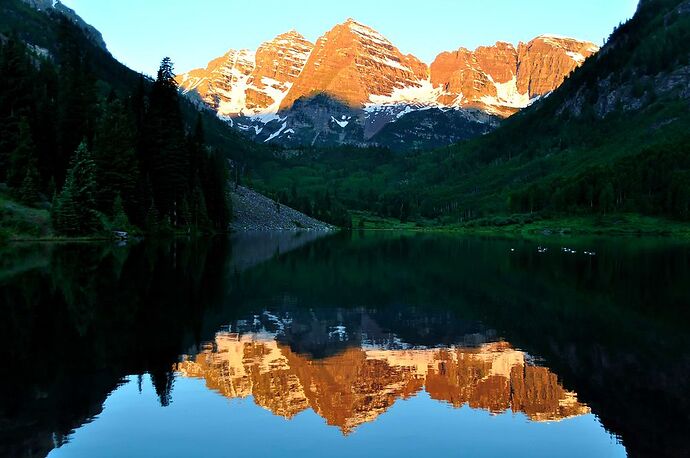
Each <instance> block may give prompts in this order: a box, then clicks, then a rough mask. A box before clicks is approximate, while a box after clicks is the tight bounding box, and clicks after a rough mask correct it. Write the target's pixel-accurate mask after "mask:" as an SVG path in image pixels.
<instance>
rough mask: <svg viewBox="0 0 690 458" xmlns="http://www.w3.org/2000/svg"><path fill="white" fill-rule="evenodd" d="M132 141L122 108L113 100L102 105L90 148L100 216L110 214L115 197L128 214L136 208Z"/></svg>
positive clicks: (136, 173) (136, 171)
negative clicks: (94, 166)
mask: <svg viewBox="0 0 690 458" xmlns="http://www.w3.org/2000/svg"><path fill="white" fill-rule="evenodd" d="M135 141H136V138H135V129H134V122H133V120H132V117H131V115H130V113H129V112H128V111H127V110H126V108H125V106H124V105H123V104H122V102H120V101H119V100H117V99H114V100H111V101H110V102H106V103H105V104H104V106H103V110H102V113H101V116H100V119H99V121H98V126H97V128H96V134H95V136H94V147H93V149H94V161H95V163H96V172H97V175H96V176H97V181H98V193H97V196H96V203H97V206H98V209H99V210H100V211H102V212H103V213H110V211H111V210H112V209H113V204H114V202H115V198H116V196H118V195H120V196H121V198H122V201H123V205H124V208H125V209H126V211H127V212H128V213H130V212H133V211H135V209H136V208H137V207H138V206H139V198H138V193H137V185H138V182H139V165H138V160H137V156H136V151H135Z"/></svg>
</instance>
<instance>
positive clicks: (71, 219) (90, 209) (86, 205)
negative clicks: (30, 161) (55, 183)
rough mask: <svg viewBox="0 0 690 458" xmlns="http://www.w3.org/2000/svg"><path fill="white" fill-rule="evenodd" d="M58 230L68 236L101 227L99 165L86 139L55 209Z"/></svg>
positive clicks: (91, 231) (89, 232)
mask: <svg viewBox="0 0 690 458" xmlns="http://www.w3.org/2000/svg"><path fill="white" fill-rule="evenodd" d="M53 224H54V226H55V229H56V230H57V231H58V232H59V233H61V234H64V235H71V236H74V235H88V234H92V233H94V232H96V231H98V230H99V229H100V223H99V221H98V213H97V211H96V164H95V162H94V160H93V157H92V155H91V152H90V151H89V149H88V147H87V146H86V142H85V141H84V142H82V143H81V145H79V148H77V151H76V153H75V154H74V157H73V158H72V161H71V164H70V168H69V170H68V171H67V177H66V179H65V185H64V187H63V189H62V192H61V193H60V195H59V196H58V198H57V202H56V203H55V206H54V208H53Z"/></svg>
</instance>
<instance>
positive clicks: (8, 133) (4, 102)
mask: <svg viewBox="0 0 690 458" xmlns="http://www.w3.org/2000/svg"><path fill="white" fill-rule="evenodd" d="M34 73H35V69H34V68H33V66H32V64H31V61H30V59H29V56H28V53H27V49H26V46H25V45H24V44H23V43H22V42H21V41H20V40H19V39H17V37H16V36H14V35H10V37H9V38H8V39H7V41H6V42H5V44H0V75H2V84H1V85H0V181H4V180H5V179H6V178H7V176H6V174H7V172H8V170H9V168H10V155H11V153H12V152H13V151H15V149H16V148H17V144H18V142H19V137H20V123H21V121H22V119H23V118H24V119H25V117H26V116H28V115H29V113H30V112H31V111H32V106H33V97H32V84H33V81H32V79H33V75H34ZM25 173H26V170H22V171H21V173H20V174H19V184H21V180H22V179H23V178H24V174H25Z"/></svg>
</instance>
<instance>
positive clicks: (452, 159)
mask: <svg viewBox="0 0 690 458" xmlns="http://www.w3.org/2000/svg"><path fill="white" fill-rule="evenodd" d="M685 3H687V2H685ZM681 4H683V2H681V1H680V0H649V1H646V2H643V3H642V5H641V6H640V9H639V11H638V13H637V14H636V16H635V17H634V18H633V19H632V20H631V21H629V22H627V23H626V24H623V25H621V26H620V27H618V28H617V29H616V30H615V31H614V32H613V34H612V35H611V38H610V40H609V43H608V44H607V45H606V46H605V47H604V48H603V50H602V51H601V53H600V54H599V55H597V56H595V57H593V58H591V59H589V60H588V61H587V62H586V63H585V64H584V66H583V67H582V68H581V69H579V70H577V71H575V72H574V73H573V74H572V75H571V76H570V77H569V78H568V79H567V80H566V82H565V83H564V84H563V86H562V87H561V88H560V89H559V90H557V91H556V92H554V93H553V94H551V95H550V96H549V97H547V98H546V99H544V100H543V101H541V102H539V103H536V104H535V105H534V106H533V107H531V108H529V109H527V110H525V111H524V112H522V113H520V114H518V115H516V116H514V117H512V118H510V119H508V120H506V121H505V122H504V123H503V125H502V126H501V127H500V128H499V129H498V130H496V131H495V132H494V133H492V134H489V135H486V136H483V137H481V138H478V139H475V140H471V141H468V142H463V143H460V144H458V145H454V146H450V147H447V148H442V149H438V150H435V151H430V152H412V153H408V154H394V153H392V152H390V151H386V150H382V149H369V150H360V149H357V148H350V147H342V148H337V149H333V150H310V149H305V150H301V151H292V152H290V153H289V154H285V155H284V156H282V157H281V158H278V159H274V160H272V161H269V162H262V163H261V164H259V165H257V171H256V176H257V179H256V180H255V181H256V182H257V186H259V187H260V188H261V189H264V190H265V191H269V192H274V193H276V194H281V193H283V194H284V195H289V190H290V189H295V188H296V189H298V190H300V192H302V193H304V194H307V195H323V194H327V193H329V194H331V195H334V196H337V198H338V199H340V200H341V201H342V202H343V203H344V204H345V205H346V206H347V207H348V208H350V209H356V210H366V211H369V212H373V213H376V214H378V215H380V216H386V217H393V218H399V219H400V220H401V221H405V220H408V219H427V220H436V221H439V222H442V223H446V224H450V223H458V222H464V221H471V220H478V219H482V218H483V219H486V217H497V216H501V217H502V218H498V219H497V221H505V220H506V218H505V217H507V216H510V215H515V214H522V215H524V214H528V215H529V214H534V213H539V214H541V215H545V216H558V215H563V214H579V215H602V214H610V213H620V212H632V213H642V214H647V215H659V216H664V217H671V218H675V219H679V220H684V221H687V220H688V219H690V110H689V108H690V106H689V103H688V100H690V97H689V96H688V89H687V68H688V59H689V56H690V13H689V12H688V9H689V8H687V5H686V7H683V6H682V5H681ZM679 5H681V6H679ZM684 72H685V73H684ZM684 75H685V76H684ZM683 78H685V81H686V83H685V86H683V84H675V85H674V84H672V83H673V82H674V79H675V81H678V80H680V81H683ZM607 99H613V101H614V102H613V104H609V105H607V104H606V102H607ZM508 219H509V218H508ZM518 219H519V218H518Z"/></svg>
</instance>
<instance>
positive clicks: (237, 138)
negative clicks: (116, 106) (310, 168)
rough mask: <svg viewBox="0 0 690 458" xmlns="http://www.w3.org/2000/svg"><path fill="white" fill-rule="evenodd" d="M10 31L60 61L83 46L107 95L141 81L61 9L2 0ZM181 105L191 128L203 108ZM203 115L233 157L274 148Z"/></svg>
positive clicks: (210, 138) (4, 26)
mask: <svg viewBox="0 0 690 458" xmlns="http://www.w3.org/2000/svg"><path fill="white" fill-rule="evenodd" d="M10 34H15V35H16V36H17V37H18V38H19V39H21V40H22V41H24V42H25V43H28V44H30V45H32V46H37V47H39V48H43V49H45V50H47V51H48V52H49V53H50V55H51V59H53V60H55V62H56V63H57V64H58V65H59V64H60V63H61V62H62V61H63V60H64V55H65V52H66V51H67V49H66V48H67V44H68V43H69V46H72V47H74V48H77V49H79V50H80V51H81V52H83V53H84V55H85V56H87V57H86V58H87V60H88V64H89V69H90V71H91V72H92V73H93V75H94V76H95V77H96V79H97V80H98V83H99V84H98V89H99V91H100V93H101V95H102V96H107V95H108V93H109V92H110V91H111V90H114V91H116V92H117V93H118V94H119V95H120V96H123V97H124V96H128V95H130V93H131V92H132V91H133V90H134V88H136V87H137V85H138V84H139V80H140V78H141V75H140V74H139V73H137V72H135V71H133V70H131V69H130V68H128V67H126V66H125V65H123V64H121V63H120V62H118V61H117V60H116V59H115V58H114V57H113V56H112V55H111V54H110V53H109V52H107V51H106V50H104V49H103V48H101V47H100V46H99V45H98V44H97V43H96V42H94V40H92V39H91V38H90V37H89V36H88V35H86V34H85V33H84V31H83V30H82V29H81V28H80V27H78V26H76V25H75V24H73V23H72V22H71V21H69V20H67V19H66V18H65V17H63V16H62V15H60V14H58V13H50V12H39V11H37V10H35V9H33V8H31V7H30V6H28V5H26V4H25V3H24V2H22V1H21V0H3V1H2V2H0V36H5V37H7V36H8V35H10ZM163 57H164V56H161V58H163ZM151 83H152V80H151V79H150V78H145V84H146V85H147V86H149V85H150V84H151ZM181 108H182V112H183V115H184V119H185V122H186V125H187V129H188V130H190V131H191V130H193V128H194V125H195V123H196V118H197V116H198V113H199V110H198V109H197V107H196V106H195V105H194V104H193V103H192V102H191V101H188V100H187V99H182V100H181ZM202 116H203V122H204V126H205V134H206V142H207V143H208V144H209V145H211V146H213V147H216V148H222V149H223V151H224V152H225V153H226V154H228V155H229V156H230V157H233V158H238V159H243V160H246V158H248V157H255V156H258V157H261V156H265V155H267V154H268V151H270V150H268V149H265V148H263V147H261V146H256V145H254V144H253V143H251V142H248V141H247V140H246V139H244V137H242V136H241V135H240V134H238V133H237V132H236V131H234V130H232V129H230V128H228V126H227V125H226V124H225V123H223V122H222V121H220V120H219V119H217V118H216V116H215V115H214V114H213V113H210V112H203V113H202Z"/></svg>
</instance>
